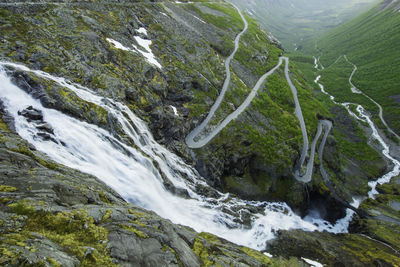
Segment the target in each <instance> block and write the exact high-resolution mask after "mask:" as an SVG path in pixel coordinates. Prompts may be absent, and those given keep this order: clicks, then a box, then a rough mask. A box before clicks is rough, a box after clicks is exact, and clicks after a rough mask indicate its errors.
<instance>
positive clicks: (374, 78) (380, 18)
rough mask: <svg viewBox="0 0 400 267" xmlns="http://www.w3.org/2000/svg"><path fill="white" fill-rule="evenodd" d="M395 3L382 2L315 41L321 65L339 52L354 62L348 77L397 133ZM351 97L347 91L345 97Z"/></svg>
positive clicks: (399, 41) (399, 24)
mask: <svg viewBox="0 0 400 267" xmlns="http://www.w3.org/2000/svg"><path fill="white" fill-rule="evenodd" d="M398 6H399V1H386V2H383V3H382V4H379V5H378V6H376V7H374V8H373V9H371V10H370V11H368V12H367V13H365V14H363V15H361V16H360V17H358V18H356V19H354V20H352V21H351V22H348V23H346V24H344V25H342V26H340V27H338V28H336V29H335V30H333V31H332V32H330V33H328V34H326V35H325V36H322V37H321V38H320V40H319V41H318V46H319V48H320V51H321V62H322V63H323V65H325V66H329V65H330V64H332V63H333V62H334V61H335V60H336V58H337V57H339V56H341V55H347V57H348V59H349V61H351V62H352V63H354V64H355V65H357V67H358V69H357V72H356V73H355V75H354V77H353V79H352V81H353V83H354V85H355V86H356V87H357V88H358V89H360V90H361V91H363V92H364V93H365V94H367V95H368V96H370V97H371V98H373V99H374V100H375V101H376V102H378V103H379V104H381V105H382V107H383V109H384V112H383V116H384V118H385V120H386V121H387V123H388V124H389V126H390V127H391V128H392V129H393V130H394V131H395V132H396V133H397V134H399V133H400V122H399V120H398V118H399V116H400V100H399V99H400V77H399V75H398V73H399V71H400V50H399V49H398V47H399V45H400V34H399V29H400V14H399V12H398ZM344 64H345V63H344ZM347 64H348V65H349V67H351V68H352V66H351V64H349V63H347ZM333 67H334V66H333ZM351 98H352V97H351V96H350V95H349V97H348V98H347V101H351ZM363 102H364V103H367V105H368V106H369V107H371V108H370V111H373V112H375V113H377V108H376V107H374V104H373V103H371V102H370V103H368V100H363Z"/></svg>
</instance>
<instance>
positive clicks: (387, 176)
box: [314, 56, 400, 205]
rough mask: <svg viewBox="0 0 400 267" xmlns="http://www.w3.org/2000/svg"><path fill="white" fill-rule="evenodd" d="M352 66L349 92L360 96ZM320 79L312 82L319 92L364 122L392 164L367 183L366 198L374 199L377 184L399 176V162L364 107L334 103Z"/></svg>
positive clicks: (355, 67) (319, 76)
mask: <svg viewBox="0 0 400 267" xmlns="http://www.w3.org/2000/svg"><path fill="white" fill-rule="evenodd" d="M314 58H315V57H314ZM340 58H341V56H340V57H338V59H337V60H336V61H335V62H334V63H333V64H335V63H336V62H337V61H338V60H339V59H340ZM344 58H345V59H346V60H347V61H348V59H347V57H346V56H344ZM315 59H316V58H315ZM348 62H349V61H348ZM349 63H351V62H349ZM333 64H332V65H333ZM351 64H352V63H351ZM315 65H318V63H316V64H315ZM352 65H353V66H354V70H353V72H352V73H351V75H350V78H349V83H350V85H351V87H352V88H351V90H352V92H353V93H356V94H360V93H361V94H363V93H362V91H360V90H359V89H357V88H356V87H355V86H354V84H353V83H352V82H351V79H352V77H353V75H354V73H355V72H356V70H357V66H355V65H354V64H352ZM317 70H318V68H317ZM320 79H321V75H318V76H317V78H316V79H315V81H314V82H315V83H317V84H318V86H319V87H320V89H321V92H323V93H324V94H326V95H328V96H329V97H330V99H331V100H332V101H333V103H335V104H336V105H342V106H343V107H345V108H346V110H347V112H348V113H349V115H350V116H351V117H353V118H355V119H357V120H359V121H362V122H366V123H367V124H368V125H369V127H370V128H371V130H372V137H373V138H374V139H375V140H376V141H377V142H378V143H379V144H380V145H381V146H382V154H383V155H384V156H385V157H386V158H387V159H388V160H390V161H391V162H392V163H393V169H392V170H391V171H390V172H388V173H386V174H385V175H383V176H382V177H380V178H378V179H377V180H375V181H371V182H369V183H368V185H369V186H370V187H371V190H370V191H369V192H368V196H369V197H370V198H375V195H377V194H378V191H377V190H376V186H377V185H378V184H384V183H388V182H390V180H391V179H392V178H393V177H396V176H398V175H399V174H400V162H399V161H398V160H397V159H395V158H393V157H392V156H391V155H390V147H389V145H388V144H386V143H385V141H384V140H383V138H382V136H381V135H380V134H379V132H378V130H377V128H376V126H375V124H374V123H373V122H372V120H371V116H370V115H368V113H367V112H366V111H365V109H364V107H363V106H361V105H359V104H354V103H347V102H346V103H338V102H336V101H335V97H334V96H332V95H331V94H329V93H328V92H326V91H325V88H324V86H323V85H322V84H321V83H319V80H320ZM364 95H365V94H364ZM365 96H367V95H365ZM367 97H368V96H367ZM368 98H369V99H370V100H371V101H373V102H374V103H375V104H377V105H378V106H379V107H380V105H379V104H378V103H376V102H375V101H374V100H373V99H372V98H370V97H368ZM350 105H355V106H357V108H356V110H357V112H358V114H356V113H355V112H353V111H352V110H351V109H350ZM381 114H382V107H380V115H381ZM381 120H382V122H384V120H383V118H382V117H381ZM384 125H385V126H386V127H387V128H388V126H387V124H386V123H385V122H384ZM389 129H390V128H389ZM395 135H396V134H395ZM396 136H397V135H396ZM358 205H359V204H358Z"/></svg>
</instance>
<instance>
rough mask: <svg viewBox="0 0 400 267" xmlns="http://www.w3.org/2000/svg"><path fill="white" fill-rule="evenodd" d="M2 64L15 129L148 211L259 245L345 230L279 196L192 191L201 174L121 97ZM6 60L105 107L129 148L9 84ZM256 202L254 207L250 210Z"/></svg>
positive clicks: (1, 90)
mask: <svg viewBox="0 0 400 267" xmlns="http://www.w3.org/2000/svg"><path fill="white" fill-rule="evenodd" d="M0 66H1V67H2V70H1V71H0V99H1V101H2V102H3V104H4V107H5V110H6V112H7V113H8V114H9V115H11V116H12V117H13V118H14V121H15V128H16V131H17V132H18V134H19V135H20V136H21V137H23V138H24V139H26V140H27V141H29V142H30V143H31V144H33V145H34V146H35V147H36V149H38V150H39V151H41V152H43V153H45V154H47V155H48V156H49V157H50V158H51V159H53V160H54V161H56V162H58V163H61V164H64V165H66V166H69V167H71V168H75V169H78V170H81V171H83V172H86V173H89V174H92V175H95V176H96V177H98V178H99V179H100V180H102V181H103V182H105V183H106V184H107V185H109V186H110V187H112V188H113V189H115V190H116V191H117V192H118V193H119V194H120V195H121V196H122V197H123V198H124V199H126V200H127V201H128V202H131V203H133V204H136V205H139V206H141V207H143V208H146V209H150V210H153V211H155V212H156V213H157V214H159V215H160V216H162V217H164V218H167V219H170V220H171V221H172V222H174V223H178V224H183V225H187V226H190V227H192V228H194V229H195V230H196V231H199V232H202V231H205V232H210V233H213V234H216V235H218V236H221V237H223V238H225V239H227V240H229V241H232V242H234V243H237V244H240V245H245V246H248V247H251V248H254V249H259V250H262V249H265V245H266V243H265V242H266V241H267V240H269V239H271V238H273V237H274V233H275V232H276V231H277V230H280V229H284V230H288V229H303V230H306V231H314V230H319V231H324V230H326V231H329V232H334V233H339V232H346V231H347V227H348V223H349V220H346V219H343V220H339V221H338V222H337V223H336V224H335V225H331V224H330V223H328V222H325V221H322V220H321V222H320V224H318V226H316V225H314V224H313V218H307V219H304V220H303V219H302V218H300V217H299V216H298V215H296V214H295V213H294V212H293V211H292V210H291V209H290V208H289V207H288V206H287V205H286V204H285V203H275V202H257V201H245V200H241V199H238V198H235V197H232V196H230V195H229V194H223V193H220V192H217V197H214V198H212V197H205V196H202V195H201V194H198V193H197V192H196V186H197V185H201V186H207V184H206V182H205V181H204V179H203V178H202V177H201V176H199V175H198V174H197V172H196V171H195V170H194V169H192V168H191V167H190V166H188V165H186V164H185V163H184V162H183V160H182V159H180V158H179V157H178V156H177V155H175V154H173V153H171V152H169V151H168V150H167V149H165V148H164V147H163V146H161V145H160V144H158V143H157V142H156V141H155V140H154V139H153V137H152V134H151V133H150V131H149V130H148V128H147V126H146V124H145V123H144V122H143V121H142V120H141V119H139V118H138V117H137V116H136V115H135V114H134V113H133V112H132V111H130V110H129V109H128V107H126V106H125V105H124V104H123V103H120V102H117V101H114V100H112V99H109V98H105V97H102V96H100V95H97V94H96V93H95V92H93V91H92V90H90V89H88V88H86V87H83V86H80V85H78V84H74V83H71V82H69V81H67V80H66V79H64V78H60V77H55V76H52V75H50V74H48V73H45V72H43V71H35V70H30V69H28V68H27V67H25V66H23V65H19V64H15V63H10V62H0ZM4 67H8V68H9V69H17V70H20V71H24V72H26V73H30V75H35V76H37V77H40V78H42V79H45V80H50V81H53V82H55V83H56V84H57V85H58V86H61V87H63V88H64V90H69V91H70V92H71V93H73V94H76V96H77V97H79V98H81V99H83V100H86V101H88V102H91V103H94V104H96V105H98V106H100V107H103V108H104V109H105V110H106V111H107V112H108V115H109V116H112V117H113V118H115V119H116V120H117V121H118V123H119V126H120V128H121V129H122V131H123V133H122V135H124V136H127V137H129V139H130V140H131V141H132V142H134V144H135V147H132V146H129V145H127V144H126V143H124V142H123V141H122V140H123V139H121V138H118V136H115V134H114V135H113V134H111V133H110V132H108V131H106V130H104V129H102V128H99V127H98V126H96V125H93V124H89V123H86V122H82V121H79V120H77V119H75V118H72V117H70V116H67V115H65V114H63V113H61V112H59V111H57V110H53V109H49V108H46V107H44V106H43V105H42V104H41V103H40V101H38V100H37V99H34V98H33V97H32V96H31V95H29V94H27V93H26V92H25V91H23V90H22V89H20V88H18V87H17V86H16V85H14V84H13V83H12V82H11V79H10V78H9V77H8V76H7V73H6V71H5V70H4V69H3V68H4ZM28 106H32V107H33V108H35V109H37V110H40V111H41V112H42V113H43V118H44V121H45V122H46V123H48V124H49V125H50V126H51V128H52V129H53V130H54V135H53V136H52V137H53V139H54V140H55V141H51V140H48V141H44V140H43V139H41V138H39V137H38V129H37V128H36V126H35V125H34V123H32V122H28V121H27V119H26V118H25V117H23V116H19V115H18V112H19V111H22V110H23V109H25V108H27V107H28ZM154 162H156V163H157V165H158V166H156V165H155V163H154ZM163 179H168V181H169V182H170V183H172V184H173V185H174V186H175V187H176V188H180V189H183V190H186V191H187V192H188V197H187V198H184V197H180V196H177V195H174V194H173V193H171V192H170V191H169V190H167V189H166V187H165V186H164V180H163ZM210 190H213V191H215V190H214V189H212V188H210ZM254 207H257V208H258V209H256V210H259V211H258V212H254V210H255V209H254ZM244 217H250V218H251V226H247V225H243V224H241V223H240V218H244Z"/></svg>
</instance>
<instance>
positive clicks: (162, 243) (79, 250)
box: [0, 110, 303, 267]
mask: <svg viewBox="0 0 400 267" xmlns="http://www.w3.org/2000/svg"><path fill="white" fill-rule="evenodd" d="M31 111H32V110H31ZM0 122H1V123H0V125H1V128H0V263H1V265H2V266H21V265H24V266H117V265H118V266H149V267H150V266H211V265H218V266H303V264H302V263H301V262H299V261H297V260H296V259H294V258H293V259H291V260H284V259H280V258H275V259H270V258H268V257H267V256H265V255H263V254H262V253H260V252H257V251H254V250H251V249H248V248H244V247H240V246H237V245H235V244H232V243H230V242H228V241H226V240H223V239H220V238H218V237H216V236H213V235H211V234H207V233H200V234H199V233H196V232H195V231H194V230H192V229H190V228H188V227H184V226H180V225H174V224H172V223H171V222H170V221H167V220H165V219H162V218H160V217H158V216H157V215H156V214H154V213H152V212H149V211H146V210H143V209H141V208H138V207H136V206H134V205H131V204H128V203H126V202H125V201H124V200H123V199H122V198H121V197H120V196H119V195H118V194H117V193H116V192H114V191H113V190H112V189H110V188H109V187H107V186H106V185H105V184H103V183H101V182H100V181H99V180H97V179H96V178H95V177H93V176H90V175H87V174H84V173H81V172H79V171H75V170H72V169H69V168H66V167H64V166H62V165H59V164H56V163H54V162H52V161H51V160H49V159H48V158H46V157H45V156H44V155H43V154H41V153H39V152H37V151H35V150H34V149H33V148H31V147H30V146H29V144H27V143H26V142H25V141H23V140H21V138H20V137H19V136H18V135H16V134H15V133H13V132H11V131H10V130H8V128H7V127H6V126H5V125H6V124H5V123H4V122H3V120H1V121H0Z"/></svg>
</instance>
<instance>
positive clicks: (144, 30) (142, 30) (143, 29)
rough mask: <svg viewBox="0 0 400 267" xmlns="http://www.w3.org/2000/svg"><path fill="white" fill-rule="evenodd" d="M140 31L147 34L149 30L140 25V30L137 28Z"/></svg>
mask: <svg viewBox="0 0 400 267" xmlns="http://www.w3.org/2000/svg"><path fill="white" fill-rule="evenodd" d="M136 31H137V32H138V33H143V34H145V35H147V30H146V29H145V28H143V27H140V28H139V29H138V30H136Z"/></svg>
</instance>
